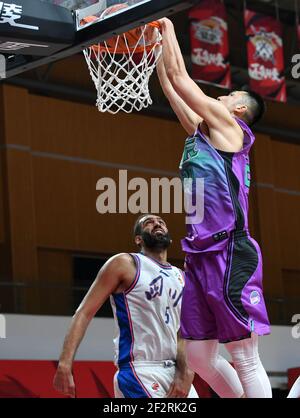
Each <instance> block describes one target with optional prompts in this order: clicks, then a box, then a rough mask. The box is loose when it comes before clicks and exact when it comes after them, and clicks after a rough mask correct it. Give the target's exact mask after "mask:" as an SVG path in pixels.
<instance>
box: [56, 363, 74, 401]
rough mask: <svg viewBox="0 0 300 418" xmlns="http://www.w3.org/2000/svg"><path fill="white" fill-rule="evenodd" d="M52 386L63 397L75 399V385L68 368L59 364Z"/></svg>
mask: <svg viewBox="0 0 300 418" xmlns="http://www.w3.org/2000/svg"><path fill="white" fill-rule="evenodd" d="M53 386H54V388H55V389H56V390H57V391H58V392H61V393H63V394H64V395H67V396H70V397H71V398H75V383H74V378H73V374H72V370H71V369H70V368H69V367H68V366H63V365H61V364H59V366H58V368H57V371H56V374H55V376H54V380H53Z"/></svg>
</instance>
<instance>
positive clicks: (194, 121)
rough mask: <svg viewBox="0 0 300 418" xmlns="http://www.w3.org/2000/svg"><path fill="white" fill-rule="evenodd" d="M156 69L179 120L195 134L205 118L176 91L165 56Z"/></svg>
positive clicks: (190, 133)
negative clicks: (167, 69)
mask: <svg viewBox="0 0 300 418" xmlns="http://www.w3.org/2000/svg"><path fill="white" fill-rule="evenodd" d="M156 69H157V75H158V78H159V81H160V85H161V87H162V89H163V92H164V94H165V96H166V98H167V99H168V100H169V103H170V105H171V107H172V109H173V110H174V112H175V114H176V116H177V117H178V119H179V122H180V123H181V125H182V127H183V128H184V129H185V130H186V132H187V133H188V134H189V135H193V133H194V132H195V130H196V128H197V127H198V125H199V124H200V123H201V122H202V121H203V118H201V117H200V116H199V115H197V113H195V112H193V111H192V109H191V108H190V107H189V106H188V105H187V104H186V103H185V102H184V101H183V100H182V98H181V97H180V96H179V95H178V94H177V93H176V91H175V90H174V88H173V86H172V84H171V82H170V80H169V78H168V76H167V73H166V69H165V65H164V61H163V58H161V59H160V60H159V62H158V63H157V66H156Z"/></svg>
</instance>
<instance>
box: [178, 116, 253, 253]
mask: <svg viewBox="0 0 300 418" xmlns="http://www.w3.org/2000/svg"><path fill="white" fill-rule="evenodd" d="M236 121H237V122H238V124H239V125H240V127H241V128H242V130H243V132H244V145H243V149H242V150H241V151H239V152H235V153H232V152H224V151H220V150H217V149H216V148H214V147H213V146H212V145H211V144H210V143H209V142H208V140H207V139H206V137H205V135H203V133H202V131H201V129H200V126H199V128H198V129H197V131H196V132H195V134H194V135H193V136H190V137H189V138H187V140H186V142H185V147H184V152H183V156H182V160H181V163H180V173H181V177H182V179H183V180H184V179H188V178H192V179H193V183H192V184H193V185H192V201H193V203H197V205H198V204H203V205H204V214H203V215H204V216H203V219H202V221H201V222H199V223H197V222H195V223H191V224H187V225H186V227H187V236H186V237H185V238H184V239H183V240H182V248H183V251H185V252H187V253H198V252H202V251H211V250H219V249H223V248H225V246H226V244H227V241H228V238H229V236H230V233H231V232H232V231H247V230H248V194H249V187H250V165H249V151H250V148H251V146H252V144H253V142H254V140H255V137H254V135H253V133H252V131H251V129H250V128H249V127H248V126H247V125H246V123H245V122H243V121H242V120H240V119H237V118H236ZM196 179H204V195H203V196H197V195H196V190H197V188H196V181H195V180H196ZM201 199H202V200H201Z"/></svg>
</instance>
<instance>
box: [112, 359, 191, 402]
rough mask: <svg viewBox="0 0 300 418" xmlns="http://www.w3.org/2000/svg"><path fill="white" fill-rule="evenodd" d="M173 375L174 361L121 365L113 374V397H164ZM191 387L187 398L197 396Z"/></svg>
mask: <svg viewBox="0 0 300 418" xmlns="http://www.w3.org/2000/svg"><path fill="white" fill-rule="evenodd" d="M174 376H175V363H174V362H173V361H169V360H168V361H164V362H135V363H134V365H132V364H131V365H130V364H128V365H126V366H122V367H121V368H120V369H119V370H118V371H117V372H116V374H115V376H114V392H115V398H165V397H166V394H167V393H168V391H169V389H170V386H171V384H172V382H173V380H174ZM198 397H199V396H198V394H197V392H196V390H195V388H194V386H192V387H191V390H190V393H189V395H188V398H198Z"/></svg>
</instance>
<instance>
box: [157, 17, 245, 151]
mask: <svg viewBox="0 0 300 418" xmlns="http://www.w3.org/2000/svg"><path fill="white" fill-rule="evenodd" d="M160 24H161V29H162V37H163V62H164V66H165V71H166V75H167V78H168V79H169V81H170V84H171V86H172V87H173V89H174V91H175V93H176V94H177V95H178V96H179V98H181V100H183V102H184V103H185V104H186V105H187V106H188V107H189V108H190V109H191V111H192V112H193V113H194V114H196V116H198V118H199V117H200V118H202V119H204V121H205V122H206V124H207V125H208V128H209V137H210V141H211V143H212V145H214V146H215V147H216V148H218V149H221V150H224V151H229V152H237V151H239V150H240V149H241V148H242V144H243V131H242V129H241V128H240V127H239V125H238V123H237V122H236V121H235V120H234V118H233V117H232V115H231V113H230V112H229V110H228V109H227V108H226V107H225V106H224V105H223V104H222V103H221V102H219V101H218V100H215V99H213V98H211V97H209V96H207V95H206V94H205V93H204V92H203V91H202V90H201V89H200V88H199V87H198V86H197V84H196V83H195V82H194V81H193V80H192V79H191V78H190V76H189V75H188V73H187V71H186V67H185V63H184V60H183V57H182V54H181V51H180V47H179V44H178V41H177V38H176V34H175V31H174V26H173V24H172V22H171V21H170V20H169V19H166V18H165V19H161V20H160ZM169 96H170V94H169ZM167 97H168V95H167ZM175 100H176V98H175V96H174V101H175ZM171 105H172V103H171ZM174 110H175V112H176V109H174ZM177 116H178V115H177ZM179 119H180V118H179ZM192 119H193V120H194V121H195V125H194V128H195V129H196V128H197V126H198V124H199V119H197V118H194V116H193V117H192ZM180 121H181V120H180ZM200 121H201V119H200ZM183 126H184V127H185V125H184V124H183ZM195 129H194V131H195ZM191 131H192V129H191V127H189V133H191Z"/></svg>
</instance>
